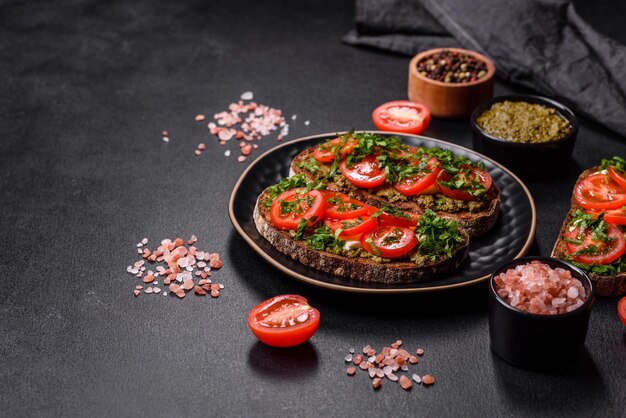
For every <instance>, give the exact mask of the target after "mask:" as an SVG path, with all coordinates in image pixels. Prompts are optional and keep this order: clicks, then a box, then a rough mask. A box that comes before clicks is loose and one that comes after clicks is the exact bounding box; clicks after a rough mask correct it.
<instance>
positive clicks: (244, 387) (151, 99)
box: [0, 1, 626, 416]
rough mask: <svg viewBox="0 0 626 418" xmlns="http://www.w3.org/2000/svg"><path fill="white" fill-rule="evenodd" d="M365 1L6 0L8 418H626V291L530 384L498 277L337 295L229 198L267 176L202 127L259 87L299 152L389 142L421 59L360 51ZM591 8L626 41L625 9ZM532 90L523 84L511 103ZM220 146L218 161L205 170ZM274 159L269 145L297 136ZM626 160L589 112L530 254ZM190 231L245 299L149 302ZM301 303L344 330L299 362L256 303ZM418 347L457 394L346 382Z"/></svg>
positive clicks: (328, 329)
mask: <svg viewBox="0 0 626 418" xmlns="http://www.w3.org/2000/svg"><path fill="white" fill-rule="evenodd" d="M353 7H354V6H353V4H352V2H350V1H340V2H336V1H335V2H332V1H297V2H290V1H275V2H274V1H272V2H251V1H250V2H246V1H230V2H209V1H178V2H166V1H161V2H156V1H134V2H126V1H110V2H97V1H74V2H69V1H68V2H55V3H53V2H46V1H31V2H22V1H5V2H3V3H2V5H1V6H0V132H2V139H0V202H1V204H2V206H1V212H0V213H1V215H0V271H1V272H2V277H1V279H0V335H1V338H0V411H2V415H4V416H182V415H189V416H243V415H250V416H257V415H260V416H276V415H287V416H294V415H301V416H357V415H359V416H363V415H365V416H376V415H379V416H382V415H391V414H398V415H418V416H419V415H424V416H485V415H492V416H572V415H580V416H592V415H593V416H618V415H623V408H624V405H626V389H625V388H624V382H625V381H626V367H625V364H626V334H625V332H624V327H623V325H622V324H621V323H620V322H619V320H618V318H617V315H616V301H617V298H602V299H598V300H597V303H596V305H595V307H594V310H593V313H592V317H591V322H590V327H589V334H588V338H587V343H586V352H585V356H584V357H583V358H582V359H581V360H580V362H578V363H575V364H572V365H571V367H570V368H569V369H568V370H567V371H565V372H559V373H536V372H528V371H524V370H520V369H517V368H514V367H512V366H509V365H508V364H506V363H504V362H503V361H502V360H500V359H499V358H497V357H496V356H495V355H494V354H492V352H491V351H490V349H489V340H488V329H487V310H486V302H487V298H486V287H485V285H484V284H481V285H476V286H472V287H468V288H464V289H462V290H458V291H449V292H441V293H428V294H416V295H408V296H387V297H383V296H359V295H351V294H344V293H333V292H329V291H326V290H322V289H318V288H314V287H310V286H307V285H305V284H302V283H299V282H297V281H295V280H293V279H291V278H289V277H287V276H284V275H282V274H281V273H279V272H278V271H276V270H274V269H273V268H272V267H270V266H269V265H268V264H266V263H265V262H263V260H262V259H261V258H260V257H259V256H257V255H256V254H255V253H254V252H253V251H252V250H251V249H250V248H249V247H248V246H247V245H246V244H245V242H244V241H243V239H241V238H240V237H239V236H238V235H237V234H236V232H235V230H234V229H233V228H232V226H231V224H230V221H229V218H228V212H227V202H228V198H229V193H230V191H231V189H232V187H233V185H234V184H235V182H236V180H237V178H238V177H239V175H240V174H241V172H242V171H243V170H244V168H245V166H246V164H247V163H244V164H239V163H237V162H236V161H235V158H234V157H232V156H231V157H230V158H225V157H224V155H223V151H224V149H225V148H224V147H221V146H219V145H218V144H217V143H216V141H215V139H214V138H213V137H210V136H209V135H208V134H207V132H206V128H205V127H204V125H201V124H197V123H196V122H194V120H193V118H194V116H195V115H196V114H197V113H204V114H206V115H212V114H213V113H215V112H218V111H221V110H223V109H225V108H226V106H227V105H228V104H229V103H230V102H232V101H235V100H237V99H238V97H239V95H240V94H241V93H243V92H244V91H248V90H251V91H253V92H254V94H255V100H257V101H258V102H260V103H265V104H269V105H271V106H274V107H278V108H280V109H283V111H284V112H285V113H286V114H287V115H289V116H290V115H292V114H297V115H298V118H297V120H295V121H289V122H290V125H291V128H290V134H289V138H297V137H301V136H305V135H310V134H316V133H324V132H331V131H341V130H346V129H350V128H352V127H355V128H357V129H370V128H373V125H372V123H371V120H370V112H371V110H372V109H373V108H374V107H375V106H377V105H378V104H380V103H382V102H385V101H388V100H392V99H399V98H404V97H405V96H406V79H407V65H408V62H409V58H407V57H403V56H397V55H390V54H386V53H381V52H377V51H373V50H366V49H356V48H352V47H349V46H346V45H343V44H341V43H340V39H341V37H342V36H343V35H344V34H345V33H346V32H347V31H348V30H349V29H350V28H351V27H352V25H353ZM579 9H580V11H581V14H583V16H584V17H586V18H587V19H588V20H589V21H590V22H591V23H593V24H595V25H597V27H598V30H599V31H601V32H603V33H606V34H607V35H610V36H613V37H615V38H616V39H618V40H621V41H622V42H626V32H624V29H623V22H622V19H621V17H620V16H622V17H623V13H621V14H620V13H618V12H619V11H620V10H621V11H624V7H623V4H622V3H620V2H618V1H615V2H608V1H607V2H593V3H591V2H589V3H586V2H580V8H579ZM610 10H615V13H609V12H608V11H610ZM511 91H519V90H517V89H514V88H512V87H511V86H508V85H502V84H498V85H497V87H496V93H497V94H504V93H508V92H511ZM305 120H309V121H310V125H308V126H306V125H305V124H304V121H305ZM162 130H168V131H169V132H170V136H171V142H170V143H169V144H164V143H162V142H161V131H162ZM425 134H426V135H428V136H432V137H436V138H440V139H445V140H449V141H451V142H454V143H457V144H461V145H464V146H470V129H469V125H468V124H467V123H463V122H449V121H441V120H435V121H433V122H432V124H431V126H430V127H429V128H428V130H427V131H426V133H425ZM199 142H205V143H206V144H207V150H206V151H205V152H204V154H203V155H202V156H201V157H196V156H194V154H193V151H194V149H195V147H196V145H197V144H198V143H199ZM233 142H234V141H233ZM259 144H260V147H261V149H260V150H259V151H262V150H266V149H269V148H270V147H272V146H274V145H275V144H276V140H275V135H273V136H271V137H268V138H266V139H264V140H263V141H261V142H259ZM236 145H237V144H235V143H232V144H229V145H228V146H227V147H229V148H231V149H232V150H233V151H236V148H237V147H236ZM615 154H619V155H625V154H626V145H625V144H624V138H619V137H617V136H615V135H614V134H612V133H610V132H608V131H606V130H605V129H602V128H601V127H599V126H598V125H596V124H594V123H592V122H590V121H587V120H583V121H582V129H581V131H580V134H579V141H578V144H577V147H576V149H575V152H574V157H573V161H572V164H571V167H570V169H569V171H568V172H567V173H565V175H564V176H563V178H554V179H552V178H548V179H545V181H542V182H533V183H528V186H529V188H530V190H531V192H532V194H533V196H534V198H535V203H536V205H537V210H538V221H537V233H536V240H535V243H534V245H533V247H532V248H531V252H530V253H531V254H541V255H547V254H549V252H550V249H551V247H552V244H553V241H554V239H555V237H556V235H557V233H558V230H559V227H560V224H561V221H562V219H563V217H564V215H565V212H566V210H567V208H568V205H569V199H570V192H571V188H572V186H573V183H574V180H575V178H576V176H577V174H578V172H579V171H581V170H582V169H583V168H585V167H589V166H592V165H595V164H597V163H598V161H599V160H600V158H602V157H608V156H612V155H615ZM234 155H236V154H234ZM258 155H260V152H255V153H254V154H253V157H256V156H258ZM191 234H196V235H197V236H198V237H199V241H198V245H199V247H200V248H202V249H207V250H210V251H216V252H219V253H220V254H222V258H223V260H224V268H223V269H222V270H220V271H219V272H217V273H215V275H214V279H215V281H218V282H222V283H224V284H225V286H226V289H225V290H224V292H223V294H222V297H220V298H219V299H217V300H212V299H204V298H199V297H193V296H192V295H190V296H188V297H187V298H185V299H184V300H182V301H181V300H177V299H175V298H172V297H167V298H164V297H162V296H153V297H151V296H149V295H142V296H141V297H139V298H137V299H135V298H134V297H133V296H132V293H131V292H132V289H133V286H134V285H135V284H136V283H137V280H136V279H134V278H132V277H131V276H130V275H128V274H127V273H126V271H125V270H126V266H127V265H129V264H130V263H131V262H133V261H134V260H135V259H136V256H137V254H136V248H135V244H136V243H137V242H139V240H141V239H142V238H143V237H148V238H149V239H150V240H151V243H155V242H157V241H159V240H161V239H163V238H167V237H170V238H173V237H175V236H179V235H180V236H183V237H188V236H189V235H191ZM281 293H299V294H302V295H304V296H306V297H307V298H308V299H309V301H310V302H311V304H313V305H314V306H316V307H317V308H318V309H319V310H320V311H321V314H322V323H321V326H320V329H319V331H318V332H317V334H316V335H315V336H314V337H313V338H312V339H311V341H310V343H308V344H306V345H304V346H301V347H298V348H295V349H291V350H276V349H271V348H269V347H266V346H263V345H261V344H260V343H258V342H257V341H256V340H255V338H254V336H253V335H252V334H251V333H250V332H249V331H248V329H247V326H246V316H247V313H248V311H249V310H250V308H251V307H252V306H254V305H255V304H257V303H258V302H259V301H261V300H263V299H266V298H268V297H271V296H274V295H276V294H281ZM397 338H400V339H402V340H404V341H405V344H407V345H408V346H409V348H411V347H416V346H418V345H419V346H422V347H424V348H425V349H426V352H427V354H426V355H425V356H424V358H423V359H422V360H421V362H420V364H419V365H418V367H417V369H416V370H418V372H419V373H420V374H426V373H431V374H433V375H435V376H436V378H437V383H436V384H435V385H434V387H431V388H423V387H416V388H414V389H413V391H412V392H404V391H403V390H401V389H400V388H399V387H397V386H396V385H395V384H391V383H390V382H385V383H384V385H383V388H382V390H381V391H379V392H377V393H374V392H373V391H372V389H371V387H370V384H369V378H368V377H367V376H366V375H365V374H364V373H358V374H357V376H355V377H352V378H349V377H347V376H346V375H345V365H344V361H343V357H344V355H345V354H346V352H347V350H348V348H350V347H354V348H357V349H358V348H360V347H363V346H364V345H365V344H368V343H369V344H372V346H375V347H381V346H382V345H384V344H389V343H391V342H392V341H395V339H397Z"/></svg>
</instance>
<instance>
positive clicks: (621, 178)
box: [609, 166, 626, 189]
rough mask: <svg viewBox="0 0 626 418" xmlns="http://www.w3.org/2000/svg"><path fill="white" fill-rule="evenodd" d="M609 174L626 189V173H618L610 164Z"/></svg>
mask: <svg viewBox="0 0 626 418" xmlns="http://www.w3.org/2000/svg"><path fill="white" fill-rule="evenodd" d="M609 176H611V178H612V179H613V180H615V182H616V183H617V184H619V185H620V186H622V187H623V188H625V189H626V175H624V173H618V172H617V171H615V169H614V168H613V166H610V167H609Z"/></svg>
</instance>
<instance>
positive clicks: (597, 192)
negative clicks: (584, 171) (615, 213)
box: [574, 173, 626, 210]
mask: <svg viewBox="0 0 626 418" xmlns="http://www.w3.org/2000/svg"><path fill="white" fill-rule="evenodd" d="M574 199H575V200H576V203H578V204H579V205H580V206H581V207H583V208H585V209H595V210H602V209H617V208H620V207H622V206H624V205H626V189H624V188H623V187H622V186H620V185H619V184H618V183H616V182H615V180H613V179H612V178H611V177H610V176H607V175H606V174H600V173H599V174H593V175H591V176H589V177H587V178H585V179H583V180H581V181H580V182H579V183H578V184H577V185H576V186H575V187H574Z"/></svg>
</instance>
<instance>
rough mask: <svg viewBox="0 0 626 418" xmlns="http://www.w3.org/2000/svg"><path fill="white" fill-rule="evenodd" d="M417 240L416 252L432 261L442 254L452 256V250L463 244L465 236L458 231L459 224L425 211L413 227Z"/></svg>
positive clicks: (430, 211)
mask: <svg viewBox="0 0 626 418" xmlns="http://www.w3.org/2000/svg"><path fill="white" fill-rule="evenodd" d="M415 234H416V235H417V239H418V242H419V244H418V247H417V248H418V251H419V253H420V254H422V255H426V256H429V257H430V258H431V259H432V260H435V259H437V258H438V257H440V256H441V255H442V254H445V255H447V256H448V257H449V256H451V255H452V252H453V251H454V248H455V247H456V246H457V245H459V244H461V243H463V242H465V236H463V234H462V233H461V232H460V230H459V224H458V222H456V221H453V220H451V219H444V218H441V217H439V216H437V215H436V214H435V212H433V211H432V210H430V209H427V210H426V211H425V212H424V213H422V216H420V219H419V222H418V223H417V226H416V227H415Z"/></svg>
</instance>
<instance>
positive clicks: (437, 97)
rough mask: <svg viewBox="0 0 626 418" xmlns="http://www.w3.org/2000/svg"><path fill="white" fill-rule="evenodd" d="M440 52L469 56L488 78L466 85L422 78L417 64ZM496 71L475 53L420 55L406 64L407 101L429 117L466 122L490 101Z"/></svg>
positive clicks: (425, 53)
mask: <svg viewBox="0 0 626 418" xmlns="http://www.w3.org/2000/svg"><path fill="white" fill-rule="evenodd" d="M442 50H448V51H453V52H459V53H462V54H467V55H471V56H472V57H474V58H476V59H477V60H480V61H483V62H485V64H487V74H485V75H484V76H483V77H482V78H480V79H478V80H476V81H470V82H467V83H444V82H441V81H436V80H432V79H430V78H428V77H424V76H423V75H421V74H420V73H419V72H418V71H417V63H418V62H419V61H421V60H422V59H423V58H425V57H427V56H429V55H432V54H434V53H437V52H439V51H442ZM495 74H496V67H495V66H494V65H493V62H491V60H490V59H489V58H487V57H485V56H484V55H482V54H479V53H478V52H474V51H470V50H467V49H460V48H436V49H430V50H428V51H424V52H421V53H419V54H417V55H416V56H414V57H413V59H412V60H411V63H410V64H409V100H411V101H414V102H418V103H423V104H425V105H426V106H428V108H429V109H430V113H431V115H432V116H435V117H439V118H450V119H462V118H468V117H469V116H470V115H471V114H472V112H473V111H474V108H475V107H476V106H478V104H479V103H482V102H484V101H485V100H489V99H491V97H493V76H494V75H495Z"/></svg>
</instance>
